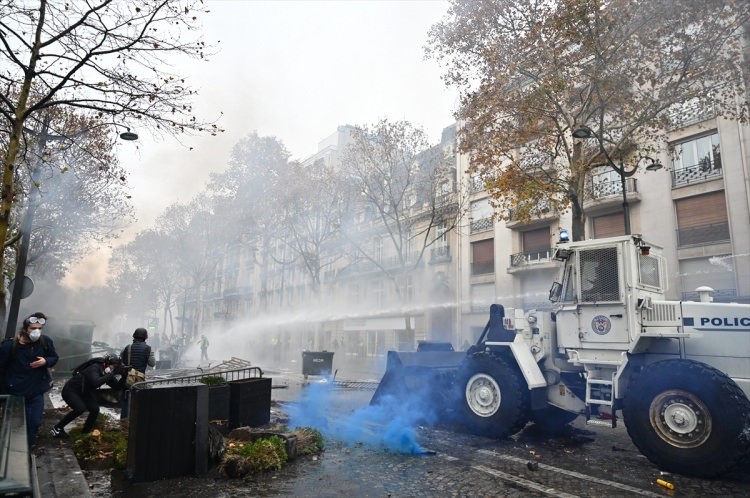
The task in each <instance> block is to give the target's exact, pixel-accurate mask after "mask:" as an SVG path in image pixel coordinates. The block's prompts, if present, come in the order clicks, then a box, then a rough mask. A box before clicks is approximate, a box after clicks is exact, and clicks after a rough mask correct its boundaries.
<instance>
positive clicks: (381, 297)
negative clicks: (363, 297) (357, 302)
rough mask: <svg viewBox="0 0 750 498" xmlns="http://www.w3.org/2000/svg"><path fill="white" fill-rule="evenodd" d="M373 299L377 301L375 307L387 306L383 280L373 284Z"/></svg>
mask: <svg viewBox="0 0 750 498" xmlns="http://www.w3.org/2000/svg"><path fill="white" fill-rule="evenodd" d="M373 287H374V288H373V299H374V300H375V306H383V305H384V304H385V288H384V286H383V281H382V280H377V281H376V282H375V283H374V284H373Z"/></svg>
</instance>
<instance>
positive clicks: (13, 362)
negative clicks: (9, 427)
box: [0, 312, 59, 448]
mask: <svg viewBox="0 0 750 498" xmlns="http://www.w3.org/2000/svg"><path fill="white" fill-rule="evenodd" d="M45 323H47V317H46V316H44V313H40V312H37V313H34V314H33V315H30V316H29V317H28V318H26V319H25V320H24V321H23V326H22V328H21V330H20V331H19V332H18V336H17V337H16V338H15V339H13V340H11V341H4V342H3V343H2V346H0V372H2V377H3V378H2V386H0V390H1V391H2V393H4V394H12V395H15V396H22V397H23V398H24V404H25V408H26V410H25V411H26V436H27V440H28V443H29V448H31V447H32V446H33V445H34V443H35V442H36V434H37V432H38V431H39V426H40V425H42V414H43V413H44V393H46V392H47V391H49V390H50V388H51V387H52V383H51V382H52V378H51V377H50V374H49V370H48V369H49V368H52V367H54V366H55V364H56V363H57V360H58V359H59V356H58V355H57V351H55V345H54V343H53V342H52V339H51V338H50V337H49V336H46V335H42V329H43V328H44V324H45Z"/></svg>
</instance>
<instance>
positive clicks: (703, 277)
mask: <svg viewBox="0 0 750 498" xmlns="http://www.w3.org/2000/svg"><path fill="white" fill-rule="evenodd" d="M734 270H735V268H734V258H732V257H731V255H726V256H714V257H711V258H697V259H687V260H683V261H680V281H681V284H682V295H683V296H684V297H685V298H686V299H690V300H693V301H697V300H698V293H697V292H696V291H695V289H697V288H698V287H700V286H703V285H707V286H709V287H711V288H712V289H713V290H714V291H715V292H714V294H713V297H714V300H715V301H720V300H721V298H722V297H725V298H726V297H730V298H731V297H733V296H736V295H737V292H736V284H735V280H734Z"/></svg>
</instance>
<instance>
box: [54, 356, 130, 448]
mask: <svg viewBox="0 0 750 498" xmlns="http://www.w3.org/2000/svg"><path fill="white" fill-rule="evenodd" d="M126 374H127V368H126V367H124V366H123V364H122V360H120V357H119V356H116V355H107V356H105V357H104V358H93V359H91V360H89V361H87V362H86V363H84V364H83V365H81V366H80V367H78V368H76V369H75V370H74V371H73V377H71V378H70V379H68V381H67V382H65V385H64V386H63V388H62V398H63V400H65V402H66V403H67V404H68V406H69V407H70V408H71V410H72V411H70V412H68V413H67V414H66V415H65V416H64V417H63V418H62V420H60V421H59V422H58V423H56V424H55V425H54V426H53V427H52V430H51V433H52V436H54V437H56V438H64V437H67V436H68V435H67V433H66V432H65V426H66V425H68V424H69V423H70V422H72V421H73V420H75V419H76V418H78V417H79V416H80V415H82V414H83V413H84V412H86V411H88V412H89V414H88V416H87V417H86V422H84V424H83V430H82V432H84V433H88V432H91V430H92V429H93V428H94V423H95V422H96V417H97V416H98V415H99V402H98V401H97V399H96V390H97V389H99V388H100V387H101V386H103V385H104V384H107V385H108V386H109V387H111V388H113V389H118V390H119V389H123V388H124V387H125V376H126ZM117 375H120V376H121V378H120V379H119V380H118V378H117V377H116V376H117Z"/></svg>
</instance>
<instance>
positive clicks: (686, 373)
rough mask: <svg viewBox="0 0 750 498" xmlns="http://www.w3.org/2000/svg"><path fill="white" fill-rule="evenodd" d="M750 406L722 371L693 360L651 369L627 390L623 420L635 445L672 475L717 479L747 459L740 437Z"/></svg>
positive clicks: (634, 381) (665, 363)
mask: <svg viewBox="0 0 750 498" xmlns="http://www.w3.org/2000/svg"><path fill="white" fill-rule="evenodd" d="M749 414H750V401H748V399H747V397H746V396H745V393H743V392H742V390H741V389H740V388H739V386H738V385H737V384H736V383H735V382H734V381H733V380H732V379H730V378H729V377H727V376H726V375H725V374H724V373H722V372H721V371H719V370H717V369H715V368H713V367H711V366H708V365H706V364H704V363H700V362H697V361H691V360H666V361H660V362H658V363H653V364H651V365H648V366H646V367H645V368H644V369H643V371H642V372H641V373H640V374H639V375H638V377H637V378H635V379H634V380H633V382H631V384H630V386H629V387H628V392H627V395H626V396H625V399H624V406H623V416H624V418H625V425H626V427H627V429H628V434H629V435H630V439H632V440H633V444H635V445H636V446H637V447H638V449H639V450H640V451H641V453H643V454H644V455H645V456H646V458H648V459H649V460H651V462H653V463H654V464H655V465H657V466H658V467H659V468H660V469H662V470H666V471H669V472H674V473H679V474H685V475H691V476H697V477H714V476H717V475H719V474H722V473H724V472H727V471H728V470H730V469H731V468H732V467H734V466H735V465H736V464H737V463H738V462H739V461H740V460H741V459H742V457H743V456H744V454H745V452H746V449H745V448H744V447H743V443H742V440H741V438H740V434H741V433H742V431H743V429H744V426H745V423H746V421H747V420H748V415H749Z"/></svg>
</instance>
